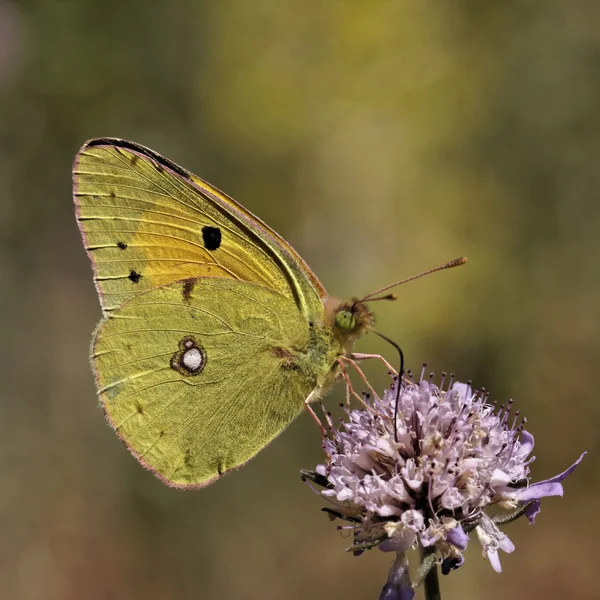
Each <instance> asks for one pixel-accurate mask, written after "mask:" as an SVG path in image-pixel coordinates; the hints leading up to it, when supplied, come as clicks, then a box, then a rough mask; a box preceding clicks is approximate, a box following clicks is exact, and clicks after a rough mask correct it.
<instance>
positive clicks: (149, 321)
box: [73, 138, 395, 488]
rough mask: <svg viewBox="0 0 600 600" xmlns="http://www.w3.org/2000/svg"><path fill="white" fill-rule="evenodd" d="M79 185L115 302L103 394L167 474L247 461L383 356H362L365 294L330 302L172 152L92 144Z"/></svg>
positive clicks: (294, 258)
mask: <svg viewBox="0 0 600 600" xmlns="http://www.w3.org/2000/svg"><path fill="white" fill-rule="evenodd" d="M73 194H74V202H75V207H76V216H77V221H78V224H79V228H80V231H81V234H82V237H83V242H84V245H85V248H86V251H87V254H88V256H89V258H90V259H91V263H92V267H93V271H94V281H95V284H96V288H97V291H98V295H99V297H100V304H101V307H102V312H103V319H102V321H101V322H100V324H99V325H98V327H97V329H96V332H95V334H94V340H93V343H92V350H91V362H92V368H93V371H94V374H95V379H96V386H97V390H98V395H99V398H100V402H101V405H102V407H103V409H104V412H105V415H106V417H107V419H108V421H109V423H110V424H111V425H112V427H113V428H114V429H115V431H116V432H117V434H118V435H119V437H120V438H121V439H122V440H123V441H124V442H125V444H126V446H127V447H128V448H129V450H130V451H131V453H132V454H133V455H134V456H135V457H136V458H137V459H138V460H139V461H140V462H141V463H142V465H144V466H145V467H146V468H148V469H149V470H151V471H152V472H153V473H154V474H155V475H156V476H157V477H158V478H160V479H161V480H162V481H163V482H164V483H166V484H168V485H170V486H174V487H179V488H194V487H202V486H205V485H207V484H209V483H211V482H213V481H215V480H216V479H218V478H219V477H220V476H222V475H224V474H225V473H227V472H228V471H231V470H233V469H236V468H238V467H240V466H242V465H244V464H245V463H246V462H247V461H248V460H250V459H251V458H252V457H253V456H254V455H255V454H256V453H257V452H258V451H259V450H261V449H262V448H263V447H265V446H266V445H267V444H268V443H269V442H271V441H272V440H273V439H274V438H275V437H276V436H277V435H279V433H281V432H282V431H283V430H284V429H285V428H286V426H287V425H289V424H290V423H291V422H292V421H293V420H294V419H295V418H296V417H297V416H298V415H299V414H300V413H301V412H302V410H303V408H304V407H308V408H309V411H310V412H311V414H312V415H313V416H314V417H315V418H316V419H317V417H316V415H315V413H314V412H313V411H312V409H310V402H312V401H315V400H318V399H320V398H321V397H322V396H323V394H324V393H325V392H326V391H327V390H328V389H329V388H330V387H331V385H332V384H333V383H334V381H335V380H336V379H338V378H339V377H340V376H342V375H344V360H346V361H348V362H352V363H354V361H355V359H356V358H357V357H358V358H363V357H364V358H370V357H375V356H377V355H356V354H353V347H354V344H355V342H356V340H357V339H358V338H360V337H361V336H363V335H364V334H365V333H366V332H367V331H368V330H369V329H370V328H371V325H372V323H373V314H372V312H371V311H370V309H369V308H368V306H367V305H366V303H365V301H364V300H365V299H363V300H359V299H357V298H352V299H351V300H348V301H340V300H337V299H335V298H333V297H330V296H329V295H328V294H327V292H326V291H325V289H324V287H323V286H322V285H321V283H320V281H319V280H318V279H317V277H316V275H315V274H314V273H313V272H312V271H311V269H310V268H309V267H308V265H307V264H306V263H305V262H304V260H302V258H301V257H300V256H299V254H298V253H297V252H296V251H295V250H294V249H293V248H292V247H291V246H290V244H289V243H288V242H286V241H285V240H284V239H283V238H282V237H281V236H280V235H278V234H277V233H276V232H275V231H273V230H272V229H271V228H270V227H269V226H268V225H266V224H265V223H264V222H262V221H261V220H260V219H258V218H257V217H255V216H254V215H253V214H252V213H250V212H249V211H248V210H246V209H245V208H244V207H243V206H242V205H240V204H239V203H237V202H235V201H234V200H233V199H232V198H230V197H229V196H227V195H226V194H224V193H223V192H221V191H219V190H218V189H216V188H215V187H213V186H211V185H210V184H209V183H207V182H206V181H203V180H202V179H200V178H198V177H196V176H195V175H193V174H191V173H189V172H188V171H186V170H185V169H183V168H181V167H180V166H178V165H176V164H175V163H173V162H171V161H170V160H168V159H166V158H164V157H162V156H161V155H160V154H158V153H156V152H154V151H152V150H150V149H148V148H145V147H143V146H141V145H138V144H135V143H133V142H129V141H125V140H121V139H116V138H100V139H94V140H91V141H89V142H87V143H86V144H85V145H84V146H83V147H82V148H81V150H80V151H79V153H78V154H77V157H76V159H75V163H74V167H73ZM394 285H395V284H394ZM388 287H390V286H388ZM386 289H387V288H386ZM370 296H372V295H370ZM389 297H391V296H387V298H389ZM367 298H368V297H367ZM377 357H378V356H377ZM378 358H381V357H378ZM382 360H383V359H382ZM384 362H385V361H384ZM354 364H355V363H354ZM386 364H388V363H387V362H386ZM388 367H389V364H388ZM317 421H318V419H317Z"/></svg>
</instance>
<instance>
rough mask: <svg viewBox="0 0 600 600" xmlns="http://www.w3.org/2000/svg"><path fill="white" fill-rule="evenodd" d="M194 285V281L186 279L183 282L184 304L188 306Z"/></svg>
mask: <svg viewBox="0 0 600 600" xmlns="http://www.w3.org/2000/svg"><path fill="white" fill-rule="evenodd" d="M195 285H196V280H195V279H186V280H185V281H184V282H183V299H184V301H185V302H187V303H188V304H189V302H190V300H191V299H192V292H193V291H194V286H195Z"/></svg>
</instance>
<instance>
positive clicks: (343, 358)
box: [338, 356, 379, 399]
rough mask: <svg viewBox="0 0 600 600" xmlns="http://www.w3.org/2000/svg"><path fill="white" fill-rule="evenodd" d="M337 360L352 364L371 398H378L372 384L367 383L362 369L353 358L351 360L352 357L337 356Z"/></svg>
mask: <svg viewBox="0 0 600 600" xmlns="http://www.w3.org/2000/svg"><path fill="white" fill-rule="evenodd" d="M338 360H339V361H340V363H344V362H345V363H347V364H349V365H352V366H353V367H354V369H355V370H356V372H357V373H358V376H359V377H360V378H361V379H362V380H363V383H364V384H365V385H366V386H367V387H368V388H369V392H371V395H372V396H373V398H377V399H379V396H378V395H377V392H376V391H375V390H374V389H373V386H372V385H371V384H370V383H369V380H368V379H367V377H366V375H365V374H364V372H363V370H362V369H361V368H360V367H359V366H358V363H357V362H356V361H355V360H353V359H352V358H349V357H347V356H340V357H339V358H338Z"/></svg>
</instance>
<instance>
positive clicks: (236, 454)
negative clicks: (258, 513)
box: [92, 278, 315, 487]
mask: <svg viewBox="0 0 600 600" xmlns="http://www.w3.org/2000/svg"><path fill="white" fill-rule="evenodd" d="M309 335H310V333H309V325H308V323H307V321H306V319H304V318H303V316H302V314H301V312H300V311H299V310H298V307H297V305H296V304H295V302H294V301H293V300H292V299H290V298H288V297H287V296H284V295H283V294H279V293H278V292H275V291H272V290H269V289H267V288H265V287H263V286H259V285H255V284H252V283H248V282H243V281H238V280H235V279H221V278H200V279H197V280H193V281H192V282H191V283H190V282H187V281H184V282H176V283H172V284H169V285H166V286H163V287H159V288H156V289H154V290H150V291H148V292H146V293H144V294H141V295H137V296H135V297H133V298H131V299H130V300H129V301H128V302H127V303H126V304H124V305H123V306H122V307H120V308H118V309H116V310H114V311H112V312H111V313H110V314H109V315H108V316H107V317H106V318H105V320H104V321H103V322H102V323H101V324H100V327H99V329H98V331H97V335H96V340H95V342H94V348H93V354H92V361H93V364H94V369H95V372H96V378H97V386H98V390H99V396H100V399H101V402H102V404H103V406H104V410H105V412H106V415H107V418H108V419H109V421H110V422H111V424H112V425H113V427H114V428H115V429H116V431H117V432H118V434H119V436H120V437H121V438H122V439H123V441H124V442H125V443H126V445H127V446H128V447H129V449H130V450H131V452H132V453H133V454H134V456H136V457H137V458H138V459H139V460H140V462H142V464H144V465H145V466H146V467H148V468H149V469H151V470H152V471H153V472H154V473H155V474H156V475H157V476H158V477H160V478H161V479H162V480H163V481H165V482H166V483H168V484H169V485H173V486H177V487H194V486H203V485H206V484H208V483H210V482H211V481H213V480H214V479H216V478H218V477H219V476H220V475H222V474H224V473H226V472H227V471H229V470H231V469H235V468H236V467H239V466H241V465H243V464H244V463H245V462H247V461H248V460H249V459H250V458H251V457H252V456H254V455H255V454H256V453H257V452H258V451H259V450H260V449H261V448H263V447H264V446H265V445H266V444H268V443H269V442H270V441H271V440H272V439H273V438H275V437H276V436H277V435H278V434H279V433H280V432H281V431H282V430H283V429H284V428H285V427H286V426H287V425H288V424H289V423H290V422H291V421H292V420H293V419H294V418H295V417H296V416H297V415H298V413H299V412H300V411H301V410H302V406H303V402H304V399H305V398H306V397H307V396H308V395H309V394H310V392H311V391H312V390H313V389H314V387H315V381H314V380H311V378H310V377H308V376H307V375H306V373H305V372H303V371H302V370H300V369H296V368H294V367H293V366H292V365H290V364H289V363H287V362H286V358H285V357H286V349H293V348H294V349H297V348H305V347H306V345H307V343H308V339H309Z"/></svg>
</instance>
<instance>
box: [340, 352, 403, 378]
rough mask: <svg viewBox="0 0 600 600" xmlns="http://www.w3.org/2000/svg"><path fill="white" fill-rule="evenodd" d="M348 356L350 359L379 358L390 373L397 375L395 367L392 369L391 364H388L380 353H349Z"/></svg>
mask: <svg viewBox="0 0 600 600" xmlns="http://www.w3.org/2000/svg"><path fill="white" fill-rule="evenodd" d="M350 358H351V359H352V360H368V359H372V358H376V359H379V360H380V361H381V362H382V363H383V364H384V365H385V366H386V367H387V369H388V371H389V372H390V373H392V375H398V372H397V371H396V369H394V367H392V365H390V363H389V362H388V361H387V360H385V358H383V356H381V354H351V355H350Z"/></svg>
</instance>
